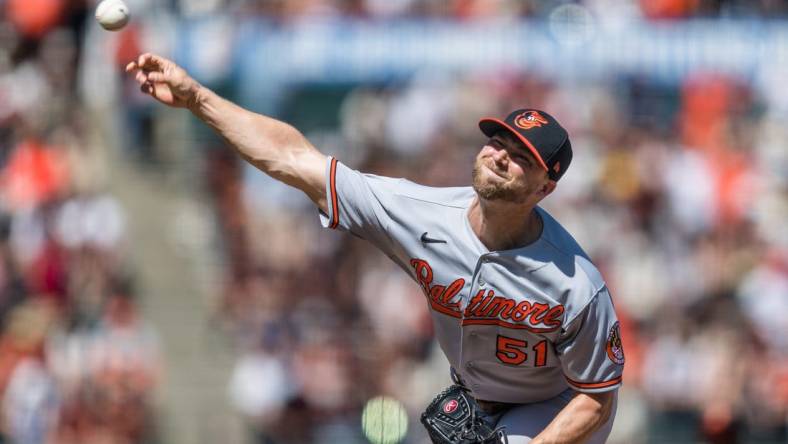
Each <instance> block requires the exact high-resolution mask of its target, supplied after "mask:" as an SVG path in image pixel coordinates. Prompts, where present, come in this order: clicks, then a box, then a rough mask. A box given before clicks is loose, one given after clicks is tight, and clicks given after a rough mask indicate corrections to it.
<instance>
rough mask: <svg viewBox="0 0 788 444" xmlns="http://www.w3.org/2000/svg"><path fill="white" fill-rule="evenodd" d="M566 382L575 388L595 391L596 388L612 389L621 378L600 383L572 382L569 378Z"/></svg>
mask: <svg viewBox="0 0 788 444" xmlns="http://www.w3.org/2000/svg"><path fill="white" fill-rule="evenodd" d="M566 380H567V382H569V383H570V384H572V385H573V386H575V387H577V388H584V389H597V388H605V387H612V386H614V385H616V384H620V383H621V376H619V377H618V378H613V379H611V380H609V381H602V382H578V381H573V380H571V379H569V378H566Z"/></svg>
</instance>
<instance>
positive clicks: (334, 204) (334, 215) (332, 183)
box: [328, 158, 339, 228]
mask: <svg viewBox="0 0 788 444" xmlns="http://www.w3.org/2000/svg"><path fill="white" fill-rule="evenodd" d="M328 174H329V188H331V189H330V190H329V191H330V192H331V209H332V210H333V211H332V212H331V225H329V227H330V228H336V227H337V226H339V199H337V160H336V159H334V158H332V159H331V170H330V171H329V173H328Z"/></svg>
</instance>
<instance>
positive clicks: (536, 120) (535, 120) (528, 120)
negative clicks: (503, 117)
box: [514, 111, 547, 130]
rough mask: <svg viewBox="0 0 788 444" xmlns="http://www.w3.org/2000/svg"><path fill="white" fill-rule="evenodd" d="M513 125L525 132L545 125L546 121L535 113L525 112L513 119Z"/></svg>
mask: <svg viewBox="0 0 788 444" xmlns="http://www.w3.org/2000/svg"><path fill="white" fill-rule="evenodd" d="M514 124H515V125H517V126H518V127H519V128H522V129H526V130H527V129H531V128H533V127H535V126H542V125H547V119H545V118H544V116H542V115H541V114H539V113H538V112H537V111H526V112H524V113H522V114H520V115H519V116H517V117H515V118H514Z"/></svg>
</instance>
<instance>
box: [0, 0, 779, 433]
mask: <svg viewBox="0 0 788 444" xmlns="http://www.w3.org/2000/svg"><path fill="white" fill-rule="evenodd" d="M127 2H128V4H129V6H130V9H131V11H132V14H133V17H132V21H131V23H130V24H129V26H127V27H126V28H125V29H124V30H122V31H121V32H117V33H110V32H107V31H104V30H102V29H101V28H99V26H98V25H97V24H96V23H95V21H94V20H93V19H92V15H93V9H94V8H95V2H94V1H93V0H0V328H1V331H2V334H1V336H0V442H3V443H5V442H9V443H23V444H28V443H29V444H36V443H66V444H72V443H73V444H77V443H79V444H114V443H118V444H127V443H129V444H130V443H162V444H165V443H176V444H180V443H200V444H201V443H219V442H221V443H228V444H245V443H255V444H290V443H293V444H301V443H347V444H355V443H359V444H360V443H365V442H367V441H366V440H365V438H364V435H363V433H362V427H361V411H362V408H363V406H364V404H365V403H366V402H367V400H369V399H371V398H374V397H378V396H387V397H390V398H394V399H397V400H399V401H400V402H402V403H403V404H404V406H405V409H406V412H407V415H408V417H409V419H410V420H409V423H410V427H409V428H408V430H407V435H406V437H405V439H404V441H403V442H405V443H425V442H427V441H426V440H425V439H426V438H425V434H424V432H423V430H422V428H421V425H420V424H418V415H419V413H420V412H421V411H422V409H423V408H424V407H425V406H426V405H427V404H428V402H429V401H430V400H431V399H432V397H433V396H434V395H435V394H436V393H437V392H438V391H439V390H441V389H442V388H444V387H445V386H446V385H447V384H449V377H448V368H447V363H446V361H445V358H444V357H443V356H442V354H441V353H440V351H439V349H438V347H437V346H436V344H435V343H434V341H433V337H432V331H431V326H430V320H429V314H428V312H427V305H426V303H425V299H424V296H423V295H422V294H421V293H420V291H419V288H418V286H417V285H415V284H414V283H413V282H412V281H410V280H409V278H408V277H407V276H406V275H405V274H404V273H402V272H401V271H400V270H399V269H397V268H395V266H394V265H393V263H392V262H390V261H389V260H388V259H387V258H385V257H384V256H383V255H382V254H380V253H378V252H376V251H374V250H373V249H372V248H371V247H370V246H368V245H366V244H365V243H363V242H362V241H360V240H358V239H355V238H353V237H351V236H349V235H347V234H343V233H336V232H329V230H323V229H322V228H320V223H319V221H318V216H317V212H316V210H315V208H314V207H313V206H312V205H311V204H310V203H309V201H308V199H306V197H304V196H301V195H300V194H299V193H298V192H295V191H292V190H288V189H286V188H285V187H284V186H282V185H279V184H277V183H274V182H273V181H271V180H270V179H268V178H267V177H265V176H263V175H262V174H261V173H259V172H257V171H254V170H252V169H251V168H249V167H246V166H245V165H244V164H242V162H241V161H239V159H238V158H237V157H236V156H235V155H234V154H232V152H231V151H230V150H228V149H227V147H226V145H225V144H224V143H223V142H222V141H221V140H220V139H218V138H217V137H215V136H214V135H213V134H212V133H211V132H210V131H209V130H208V129H207V128H206V127H204V126H202V125H201V124H200V123H199V122H197V121H196V120H194V119H193V118H192V117H190V116H189V114H188V113H187V112H185V111H179V110H171V109H165V108H164V107H163V106H160V105H158V104H155V103H153V101H152V100H150V98H149V97H145V96H144V95H142V94H141V93H140V92H139V90H138V89H137V87H136V85H135V83H134V82H133V80H132V79H131V78H129V77H128V76H126V75H124V74H123V73H122V69H121V67H122V66H123V65H125V64H126V62H128V61H129V60H131V59H132V58H133V57H135V56H136V55H137V54H139V53H140V52H143V51H155V52H158V53H160V54H162V55H165V56H168V57H171V58H173V59H174V60H176V61H178V62H179V63H180V64H182V65H183V66H184V67H186V68H187V69H188V70H189V71H190V72H191V73H192V74H193V75H194V76H195V77H196V78H197V79H198V80H199V81H201V82H202V83H204V84H205V85H207V86H209V87H211V88H212V89H214V90H215V91H217V92H218V93H220V94H221V95H223V96H225V97H227V98H230V99H232V100H234V101H236V102H238V103H240V104H242V105H243V106H245V107H248V108H251V109H253V110H256V111H259V112H263V113H266V114H269V115H272V116H275V117H278V118H280V119H283V120H285V121H287V122H290V123H292V124H294V125H295V126H297V127H298V128H300V129H301V130H302V131H303V132H304V133H305V134H306V135H307V137H309V138H310V140H312V141H313V143H314V144H315V145H316V146H317V147H318V148H319V149H320V150H321V151H323V152H325V153H327V154H332V155H335V156H337V157H338V158H339V159H340V160H341V161H343V162H344V163H346V164H348V165H350V166H352V167H355V168H358V169H361V170H363V171H365V172H373V173H378V174H384V175H390V176H403V177H407V178H409V179H412V180H415V181H418V182H422V183H425V184H429V185H436V186H446V185H466V184H468V183H469V180H470V169H471V162H472V159H473V156H474V155H475V154H476V152H477V150H478V149H479V148H480V146H481V143H482V142H483V140H484V139H483V138H482V136H481V134H480V132H479V130H478V127H477V125H476V123H477V121H478V119H479V118H480V117H483V116H488V115H494V116H503V115H505V114H506V113H508V111H510V110H512V109H514V108H516V107H521V106H528V107H535V108H541V109H545V110H547V111H548V112H550V113H551V114H553V115H554V116H556V117H557V118H558V119H559V120H560V121H561V122H562V123H563V124H564V126H566V127H567V129H568V130H569V132H570V135H571V138H572V143H573V146H574V152H575V158H574V161H573V164H572V166H571V168H570V169H569V172H568V174H567V176H566V177H565V178H564V179H563V180H562V181H561V182H560V183H559V186H558V188H557V190H556V192H555V193H554V194H553V195H552V196H550V197H549V198H548V199H547V200H546V201H545V202H544V206H545V207H546V208H547V209H548V210H549V211H551V212H552V213H553V214H554V215H555V216H556V217H557V218H558V219H559V220H560V221H561V222H562V223H564V224H565V226H567V228H569V229H570V231H571V232H572V233H573V234H574V235H575V237H576V238H577V239H578V240H579V241H580V243H581V244H582V245H583V246H584V247H585V249H586V250H587V252H588V253H589V254H590V256H591V257H592V259H593V260H594V262H595V263H596V264H597V265H598V267H599V268H600V269H601V270H602V272H603V274H604V275H605V277H606V279H607V282H608V284H609V286H610V288H611V289H612V291H613V296H614V301H615V304H616V308H617V311H618V315H619V318H620V320H621V323H622V335H623V341H624V349H625V353H626V358H627V363H626V370H625V373H624V386H623V388H622V389H621V391H620V400H619V411H618V417H617V419H616V426H615V429H614V431H613V435H612V436H611V439H610V442H611V443H786V442H788V434H787V433H786V423H787V418H788V228H786V223H787V221H788V20H787V19H788V4H787V2H786V1H782V0H640V1H637V0H586V1H574V2H573V1H558V0H292V1H285V0H168V1H165V0H127Z"/></svg>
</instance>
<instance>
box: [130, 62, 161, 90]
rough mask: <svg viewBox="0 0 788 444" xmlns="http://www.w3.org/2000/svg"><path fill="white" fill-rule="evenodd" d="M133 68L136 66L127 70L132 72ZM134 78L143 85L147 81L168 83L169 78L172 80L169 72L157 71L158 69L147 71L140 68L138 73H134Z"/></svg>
mask: <svg viewBox="0 0 788 444" xmlns="http://www.w3.org/2000/svg"><path fill="white" fill-rule="evenodd" d="M129 65H130V64H129ZM133 69H134V68H130V69H127V71H129V72H131V71H132V70H133ZM134 80H136V81H137V83H139V84H140V85H143V84H145V83H154V82H158V83H168V82H169V80H170V77H169V76H168V75H167V74H164V73H162V72H157V71H153V72H146V71H142V70H140V71H137V72H136V74H134Z"/></svg>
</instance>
